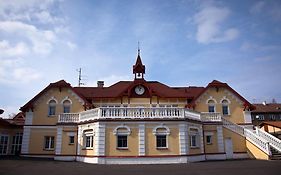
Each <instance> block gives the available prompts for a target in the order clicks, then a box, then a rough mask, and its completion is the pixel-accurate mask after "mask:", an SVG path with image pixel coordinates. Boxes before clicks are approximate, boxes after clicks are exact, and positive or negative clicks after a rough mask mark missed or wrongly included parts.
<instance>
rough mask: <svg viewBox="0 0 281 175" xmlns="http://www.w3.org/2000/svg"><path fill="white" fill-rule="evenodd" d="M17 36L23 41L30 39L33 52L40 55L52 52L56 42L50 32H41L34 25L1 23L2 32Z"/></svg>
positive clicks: (12, 22) (13, 22)
mask: <svg viewBox="0 0 281 175" xmlns="http://www.w3.org/2000/svg"><path fill="white" fill-rule="evenodd" d="M1 31H2V32H5V33H7V34H10V36H11V37H12V36H15V35H17V36H18V37H21V38H22V39H28V40H29V41H30V42H31V43H32V51H33V52H34V53H39V54H47V53H49V52H50V51H51V50H52V44H53V43H54V42H55V40H56V35H55V34H54V32H53V31H50V30H39V29H38V28H36V27H35V26H33V25H30V24H25V23H22V22H19V21H1V22H0V32H1Z"/></svg>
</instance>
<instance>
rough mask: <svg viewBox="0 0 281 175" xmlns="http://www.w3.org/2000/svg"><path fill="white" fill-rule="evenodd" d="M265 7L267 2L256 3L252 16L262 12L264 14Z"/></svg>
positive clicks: (251, 11)
mask: <svg viewBox="0 0 281 175" xmlns="http://www.w3.org/2000/svg"><path fill="white" fill-rule="evenodd" d="M264 6H265V2H264V1H259V2H256V3H255V4H254V5H253V6H252V7H251V8H250V13H252V14H256V13H260V12H262V10H263V8H264Z"/></svg>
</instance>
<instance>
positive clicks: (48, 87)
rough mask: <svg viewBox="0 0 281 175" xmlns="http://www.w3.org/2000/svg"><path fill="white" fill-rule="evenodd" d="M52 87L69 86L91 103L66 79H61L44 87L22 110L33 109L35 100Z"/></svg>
mask: <svg viewBox="0 0 281 175" xmlns="http://www.w3.org/2000/svg"><path fill="white" fill-rule="evenodd" d="M51 88H69V89H71V90H73V91H74V92H75V93H76V94H77V95H78V96H79V97H80V98H81V99H82V100H84V102H85V103H86V105H87V104H89V102H88V101H87V100H86V99H85V98H84V97H83V96H81V95H80V94H79V93H77V92H76V91H75V89H74V88H73V87H72V86H71V85H70V84H69V83H67V82H66V81H64V80H60V81H57V82H55V83H50V84H49V85H48V86H47V87H46V88H45V89H43V90H42V91H41V92H40V93H39V94H37V95H36V96H35V97H33V98H32V99H31V100H30V101H29V102H27V103H26V104H25V105H24V106H22V107H21V108H20V110H21V111H23V112H26V111H27V110H28V109H32V108H33V104H34V102H35V101H36V100H37V99H38V98H39V97H41V96H42V95H43V94H44V93H46V92H47V91H48V90H50V89H51Z"/></svg>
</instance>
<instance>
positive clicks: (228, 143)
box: [224, 138, 233, 159]
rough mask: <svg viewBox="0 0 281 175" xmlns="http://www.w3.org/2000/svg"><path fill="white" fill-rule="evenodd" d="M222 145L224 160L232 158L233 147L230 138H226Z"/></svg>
mask: <svg viewBox="0 0 281 175" xmlns="http://www.w3.org/2000/svg"><path fill="white" fill-rule="evenodd" d="M224 143H225V152H226V158H227V159H232V158H233V146H232V140H231V138H226V139H225V140H224Z"/></svg>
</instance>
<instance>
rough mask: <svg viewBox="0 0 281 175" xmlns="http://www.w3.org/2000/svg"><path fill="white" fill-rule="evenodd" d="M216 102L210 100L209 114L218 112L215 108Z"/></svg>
mask: <svg viewBox="0 0 281 175" xmlns="http://www.w3.org/2000/svg"><path fill="white" fill-rule="evenodd" d="M215 105H216V104H215V101H214V100H209V101H208V111H209V112H212V113H213V112H216V108H215Z"/></svg>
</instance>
